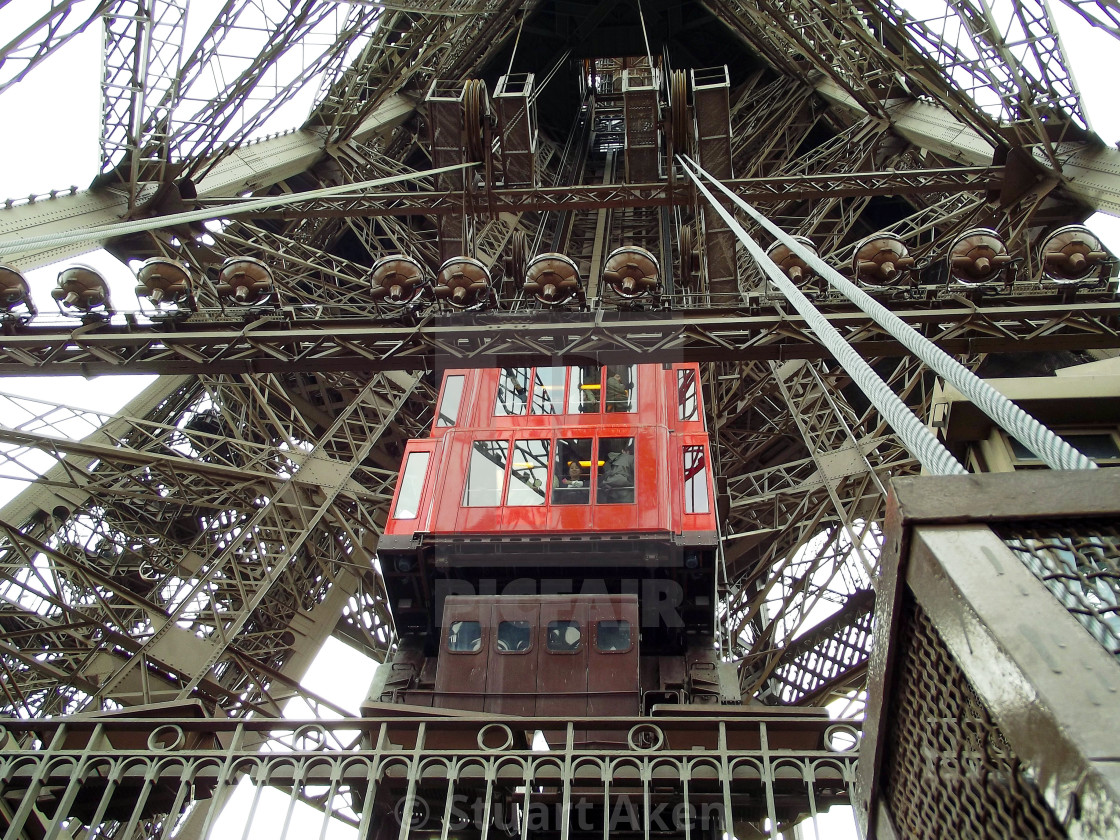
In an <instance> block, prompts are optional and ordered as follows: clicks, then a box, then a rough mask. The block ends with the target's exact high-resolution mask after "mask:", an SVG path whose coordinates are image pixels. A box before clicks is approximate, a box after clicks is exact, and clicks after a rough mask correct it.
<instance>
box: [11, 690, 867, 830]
mask: <svg viewBox="0 0 1120 840" xmlns="http://www.w3.org/2000/svg"><path fill="white" fill-rule="evenodd" d="M678 708H680V707H678ZM384 709H385V710H386V714H385V715H384V716H383V717H381V718H378V719H372V718H362V719H350V720H339V721H322V720H319V721H308V722H297V721H276V720H271V721H269V720H249V721H245V720H242V721H234V720H214V719H198V718H193V719H187V718H179V719H171V718H164V719H153V718H140V717H136V718H125V717H116V716H112V717H86V718H83V719H54V720H45V721H14V720H13V721H8V722H6V723H5V726H4V727H3V728H2V729H0V743H2V744H4V748H3V750H2V751H0V825H5V826H6V827H7V828H8V829H9V831H8V834H7V835H6V836H9V837H16V836H44V835H48V836H50V835H52V832H54V831H55V830H57V829H58V828H60V827H62V826H65V827H66V830H67V831H68V832H76V831H77V830H78V829H79V827H88V828H91V829H92V828H93V827H96V826H100V827H101V828H100V830H101V832H102V834H100V835H97V836H109V835H111V836H116V837H131V836H134V835H136V834H137V833H140V834H142V836H148V837H152V836H163V837H168V836H171V834H172V831H178V830H179V829H178V828H177V826H181V825H182V824H183V823H184V822H190V823H191V824H192V825H193V826H194V829H193V830H194V833H195V834H196V836H203V837H205V836H241V835H240V831H241V826H236V825H231V824H230V821H236V820H238V819H240V820H241V822H242V823H249V824H251V825H250V826H249V827H251V828H253V829H255V830H256V831H258V832H259V831H261V830H262V828H263V827H265V826H267V825H272V826H273V827H274V830H273V832H272V834H270V835H268V836H281V832H282V831H284V830H286V829H285V827H291V826H293V825H295V822H296V821H297V820H302V822H301V823H300V824H301V826H302V827H301V828H299V829H298V830H299V831H300V834H301V836H319V835H318V834H316V833H315V832H316V830H317V829H320V828H321V829H322V830H324V831H325V830H326V829H327V828H328V827H330V826H332V825H333V826H334V827H335V828H338V827H347V826H348V827H350V828H351V829H357V836H359V837H375V836H376V837H383V836H387V835H386V834H385V833H384V832H388V836H398V837H400V838H401V839H402V840H403V838H405V837H408V836H409V835H410V833H415V834H416V835H417V836H431V835H430V833H431V832H441V833H442V834H443V836H447V832H448V831H452V832H457V831H462V830H483V831H485V830H488V829H492V828H494V827H499V828H502V829H503V830H504V831H506V832H507V833H508V834H514V835H516V834H520V836H522V837H526V836H528V834H529V833H530V832H537V831H543V830H547V831H550V832H553V831H554V832H556V833H557V835H558V836H559V837H561V838H568V837H574V836H578V835H586V834H589V833H590V832H594V833H595V834H596V835H597V836H605V835H604V834H603V832H604V830H607V829H614V830H618V831H626V830H636V831H643V830H647V829H648V830H649V831H650V832H653V833H656V834H658V835H660V836H681V837H691V836H697V837H699V836H702V835H703V836H713V835H712V834H711V832H713V831H720V832H722V831H731V830H732V826H733V825H734V826H735V827H736V829H735V830H740V829H739V827H741V826H743V825H744V824H751V825H753V826H755V828H756V830H758V831H764V832H767V833H769V834H770V835H771V836H776V832H778V831H786V830H788V828H789V827H790V826H791V825H793V824H795V823H797V822H800V821H803V820H805V819H814V818H815V817H816V816H817V814H818V813H820V812H823V811H824V810H826V809H827V808H828V807H830V806H831V805H833V804H838V803H846V802H847V801H848V800H849V792H850V788H851V785H852V784H853V782H854V779H855V762H856V757H857V754H858V749H857V747H858V732H857V731H856V730H855V728H853V727H852V726H851V725H850V724H847V723H833V722H830V721H829V720H828V718H827V717H826V716H823V715H821V714H819V713H818V714H813V711H814V710H797V711H796V712H794V713H788V712H787V713H785V714H783V713H781V712H780V711H777V710H775V711H771V710H745V709H729V708H726V707H724V708H718V714H712V713H710V712H709V713H705V710H702V709H696V708H691V709H682V710H681V711H679V712H677V711H676V710H675V709H674V710H671V714H672V715H673V716H670V717H652V718H633V719H630V718H602V719H595V718H580V719H576V720H560V719H552V718H510V717H505V718H501V717H497V716H493V715H472V716H467V715H464V714H463V713H455V712H446V713H445V712H440V711H438V710H424V709H422V708H419V707H396V708H392V707H389V706H385V707H384ZM818 711H819V710H818ZM116 714H118V715H119V714H121V713H120V712H118V713H116ZM262 744H264V747H263V749H262V746H261V745H262ZM238 784H241V785H246V786H249V787H250V788H251V790H250V791H248V795H249V796H250V797H251V799H252V803H253V804H252V806H251V807H250V808H249V813H248V815H247V816H245V815H244V814H242V816H240V817H238V816H236V815H235V814H234V813H233V812H232V810H231V812H230V813H229V814H225V815H223V813H222V811H223V808H224V806H225V804H226V801H227V799H228V798H229V795H230V793H231V791H232V790H233V788H234V787H236V786H237V785H238ZM269 788H272V789H275V790H273V791H268V789H269ZM269 802H277V803H279V805H278V806H276V807H273V806H270V805H269V804H268V803H269ZM262 803H264V804H262ZM308 806H310V807H311V808H314V809H317V810H315V811H309V810H308ZM285 810H286V814H285V816H283V817H281V816H279V812H282V811H285ZM308 814H311V815H312V817H313V819H312V820H311V822H316V821H317V822H318V825H315V826H312V825H310V824H308V823H307V820H308ZM246 831H248V827H247V828H246ZM66 836H75V835H73V834H67V835H66ZM90 836H94V835H93V833H92V831H91V833H90ZM262 836H263V835H262ZM289 836H291V835H289ZM483 836H485V833H484V834H483ZM760 836H761V835H760ZM818 836H819V835H818Z"/></svg>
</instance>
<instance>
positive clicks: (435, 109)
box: [424, 79, 469, 263]
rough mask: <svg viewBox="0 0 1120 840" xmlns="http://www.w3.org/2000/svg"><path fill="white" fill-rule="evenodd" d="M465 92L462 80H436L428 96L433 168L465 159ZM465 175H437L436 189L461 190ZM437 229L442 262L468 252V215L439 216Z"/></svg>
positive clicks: (453, 173) (460, 173) (459, 171)
mask: <svg viewBox="0 0 1120 840" xmlns="http://www.w3.org/2000/svg"><path fill="white" fill-rule="evenodd" d="M463 91H464V87H463V84H462V82H457V81H443V80H440V79H436V80H435V81H434V82H432V86H431V87H430V88H429V89H428V95H427V96H426V97H425V99H424V101H425V102H426V103H427V105H428V129H429V131H430V132H431V143H432V146H431V150H432V166H433V168H437V169H438V168H439V167H441V166H452V165H454V164H456V163H463V162H464V160H465V157H464V155H465V152H464V147H465V142H464V137H463ZM467 177H469V176H467ZM463 178H464V175H463V171H462V170H457V171H454V172H445V173H443V174H441V175H437V176H436V185H435V186H436V189H437V190H456V191H461V190H463V188H464V180H463ZM436 231H437V234H438V239H439V241H438V245H439V259H440V262H441V263H442V262H443V261H445V260H449V259H451V258H452V257H459V256H462V255H464V254H465V253H466V251H465V250H464V249H465V247H466V244H465V242H464V239H465V235H464V216H462V215H460V214H459V213H445V214H440V215H438V216H436Z"/></svg>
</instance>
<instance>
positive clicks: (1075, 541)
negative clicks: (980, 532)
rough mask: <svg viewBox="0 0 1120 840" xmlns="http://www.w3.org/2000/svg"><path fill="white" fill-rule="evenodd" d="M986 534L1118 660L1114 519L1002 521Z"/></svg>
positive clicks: (1118, 539) (1119, 564)
mask: <svg viewBox="0 0 1120 840" xmlns="http://www.w3.org/2000/svg"><path fill="white" fill-rule="evenodd" d="M992 530H994V531H995V532H996V534H998V535H999V537H1000V539H1002V540H1003V541H1004V542H1005V543H1006V544H1007V546H1008V548H1010V549H1011V550H1012V551H1014V552H1015V553H1016V554H1017V555H1018V556H1019V558H1020V559H1021V560H1022V561H1023V562H1024V563H1025V564H1026V566H1027V568H1028V569H1030V570H1031V572H1033V573H1034V575H1035V577H1037V578H1038V579H1039V580H1041V581H1042V582H1043V583H1044V584H1046V587H1047V588H1048V589H1049V590H1050V591H1051V592H1053V593H1054V596H1055V597H1056V598H1057V599H1058V600H1059V601H1060V602H1061V603H1062V605H1063V606H1064V607H1065V608H1066V609H1067V610H1069V611H1070V613H1071V614H1072V615H1073V616H1074V618H1076V619H1077V620H1078V621H1080V622H1081V623H1082V624H1083V625H1084V626H1085V628H1086V629H1087V630H1088V631H1089V633H1090V634H1092V636H1093V638H1094V639H1096V640H1097V641H1098V642H1100V643H1101V644H1102V645H1104V647H1105V650H1107V651H1108V652H1109V653H1111V654H1112V655H1113V656H1115V657H1117V658H1120V530H1117V525H1116V522H1115V520H1112V521H1103V520H1081V521H1074V522H1061V523H1058V522H1032V523H1022V522H1007V523H1001V524H995V525H993V526H992Z"/></svg>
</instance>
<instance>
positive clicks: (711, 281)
mask: <svg viewBox="0 0 1120 840" xmlns="http://www.w3.org/2000/svg"><path fill="white" fill-rule="evenodd" d="M730 91H731V82H730V79H729V78H728V75H727V66H726V65H724V66H723V67H708V68H704V69H701V70H693V71H692V97H693V107H694V109H695V113H696V145H697V154H698V155H699V158H700V165H701V166H703V167H704V169H706V170H707V171H708V172H710V173H712V175H713V176H715V177H716V178H718V179H719V180H721V181H726V180H728V179H730V178H732V177H734V174H733V172H732V167H731V98H730ZM717 173H718V174H717ZM703 218H704V231H703V236H704V258H705V260H706V261H707V269H708V272H707V274H708V290H709V291H710V292H711V294H712V295H713V298H712V302H713V303H737V302H738V301H739V273H738V270H737V268H736V264H735V235H734V234H733V233H732V232H731V229H730V228H729V227H728V226H727V223H726V222H724V221H723V219H721V218H720V215H719V213H717V212H716V210H715V209H714V208H713V207H711V206H710V205H707V204H705V206H704V215H703Z"/></svg>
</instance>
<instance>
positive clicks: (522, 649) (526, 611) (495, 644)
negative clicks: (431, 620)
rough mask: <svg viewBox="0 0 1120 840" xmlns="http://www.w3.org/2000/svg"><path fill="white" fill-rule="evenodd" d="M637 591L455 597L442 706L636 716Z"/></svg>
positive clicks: (446, 634) (443, 652)
mask: <svg viewBox="0 0 1120 840" xmlns="http://www.w3.org/2000/svg"><path fill="white" fill-rule="evenodd" d="M637 619H638V602H637V597H636V596H633V595H595V596H573V595H543V596H524V597H522V596H458V595H456V596H451V597H449V598H448V599H447V600H446V602H445V603H444V610H443V636H442V639H441V643H440V652H439V662H438V666H437V669H436V692H435V693H436V696H435V705H436V706H442V707H444V708H452V709H466V710H472V711H480V712H488V713H491V714H504V715H526V716H532V715H540V716H548V717H583V716H585V715H592V716H617V715H636V714H638V711H639V709H640V705H641V692H640V688H639V675H638V661H639V660H638V650H639V647H638V623H637Z"/></svg>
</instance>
